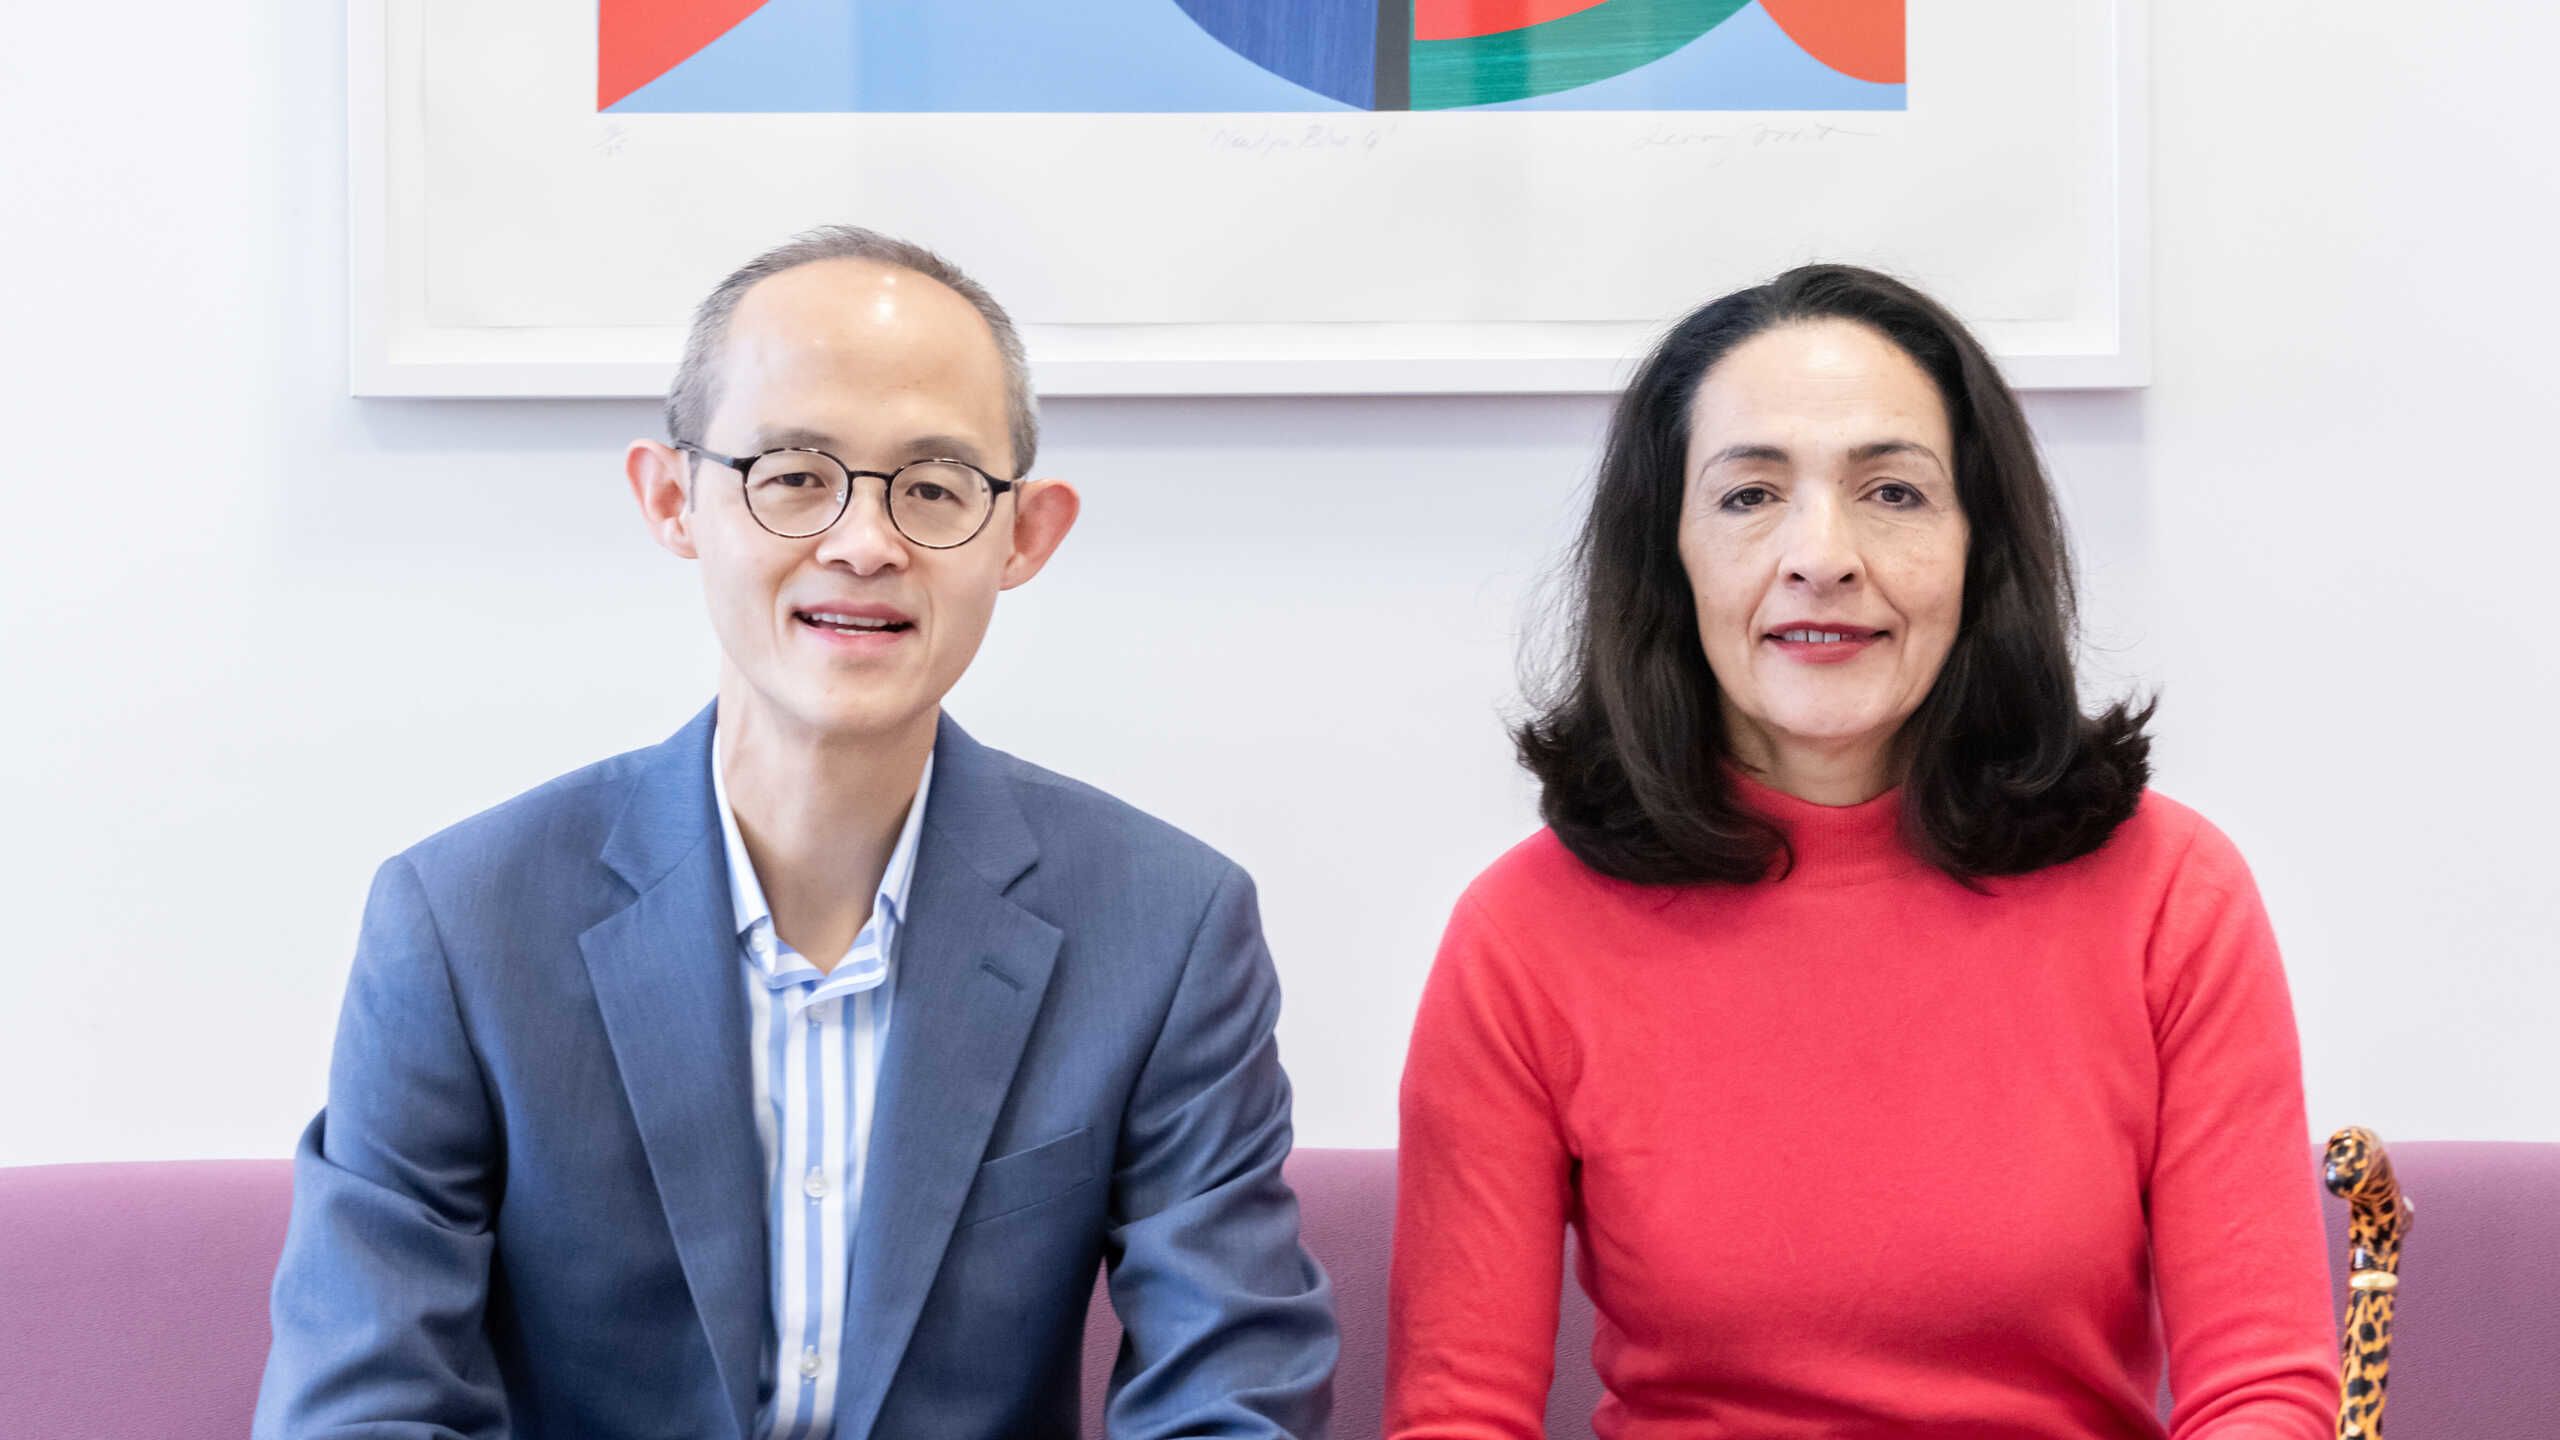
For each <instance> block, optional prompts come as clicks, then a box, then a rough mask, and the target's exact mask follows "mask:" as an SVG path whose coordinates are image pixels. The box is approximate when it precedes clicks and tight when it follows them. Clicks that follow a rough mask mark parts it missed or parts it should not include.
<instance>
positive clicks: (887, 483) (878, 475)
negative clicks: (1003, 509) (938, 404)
mask: <svg viewBox="0 0 2560 1440" xmlns="http://www.w3.org/2000/svg"><path fill="white" fill-rule="evenodd" d="M675 448H677V449H678V450H681V451H683V452H685V453H686V454H688V455H693V456H697V457H699V458H701V459H704V460H708V461H710V462H711V463H712V464H714V465H722V466H726V467H727V468H729V469H731V470H735V471H737V472H738V503H739V504H741V505H744V506H745V507H746V511H747V518H748V519H750V520H753V521H754V522H756V528H757V529H759V530H762V531H763V532H764V533H766V534H767V535H771V536H772V537H774V538H775V539H777V540H808V539H812V538H814V537H816V536H820V535H824V534H826V533H827V532H828V531H830V530H833V529H834V528H836V522H837V521H839V520H842V519H843V518H844V514H845V512H846V511H847V510H850V509H852V508H853V491H854V484H853V482H854V481H856V480H866V479H867V480H878V481H880V482H881V485H880V513H881V514H882V515H884V516H886V517H887V518H888V521H889V528H890V529H892V530H895V531H897V532H898V537H899V538H900V539H902V540H904V541H906V542H907V543H908V544H910V545H913V546H916V547H918V548H919V549H924V550H957V549H959V548H960V547H961V546H963V545H966V544H968V543H969V542H970V541H972V540H975V539H977V538H978V537H979V536H981V535H983V534H985V533H986V532H987V522H988V521H990V520H993V519H995V518H996V502H997V501H999V500H1001V499H1003V498H1004V492H1006V491H1007V490H1011V489H1014V488H1015V487H1017V486H1019V485H1021V483H1022V482H1021V481H1020V480H1018V479H1016V480H999V479H997V478H996V477H995V476H993V475H990V474H988V473H987V472H986V471H985V470H983V469H981V468H980V467H978V466H975V465H972V464H970V463H969V462H968V461H966V460H961V459H957V458H955V457H953V456H949V455H926V456H922V457H919V458H917V459H914V460H910V461H908V462H907V463H906V464H904V465H901V466H899V467H898V468H897V469H895V470H856V469H854V468H853V467H852V466H850V465H847V464H846V463H844V462H843V461H842V460H839V459H837V458H836V457H835V456H833V455H830V454H828V453H827V452H826V451H824V450H821V449H819V448H817V447H816V446H814V445H776V446H775V447H773V448H772V449H770V450H759V451H757V452H756V453H755V454H753V455H745V456H738V455H723V454H721V453H719V452H718V451H716V450H705V449H703V448H702V447H701V446H699V445H696V444H693V443H692V442H690V441H686V440H679V441H677V442H676V443H675ZM768 455H815V456H817V457H818V458H819V459H821V460H824V461H826V462H827V463H828V464H830V465H833V466H835V467H836V468H837V469H839V470H841V471H843V472H844V488H843V489H842V490H841V491H840V492H838V494H837V496H836V513H834V514H833V515H830V516H828V517H827V523H826V524H824V525H821V526H819V527H818V528H817V529H815V530H807V531H803V532H801V533H800V534H797V535H792V534H787V533H785V532H783V531H780V530H776V529H774V528H773V527H772V526H770V525H767V524H766V523H764V517H763V516H761V515H758V514H757V513H756V507H755V505H754V503H753V502H752V501H749V500H748V499H747V478H748V476H749V475H751V474H752V473H753V472H754V470H755V468H756V462H757V461H759V460H762V459H764V458H765V457H766V456H768ZM918 465H957V466H959V467H960V468H961V469H963V470H966V471H969V472H970V473H972V474H974V475H976V476H977V477H978V478H979V479H981V480H984V481H985V482H987V513H985V514H984V515H981V516H979V517H978V524H977V528H976V529H974V530H971V531H970V532H969V533H968V534H966V535H963V536H961V537H960V538H959V539H957V540H953V541H950V542H949V543H947V544H942V545H936V544H933V543H932V542H930V541H926V540H919V539H917V538H916V537H914V536H913V535H909V534H908V533H907V527H906V526H904V525H901V524H899V523H898V507H897V506H895V505H892V504H890V503H889V495H890V492H891V491H892V490H893V489H895V488H896V486H897V483H898V477H899V476H901V475H904V474H906V473H907V472H908V471H910V470H912V469H914V468H915V467H917V466H918Z"/></svg>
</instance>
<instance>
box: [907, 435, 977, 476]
mask: <svg viewBox="0 0 2560 1440" xmlns="http://www.w3.org/2000/svg"><path fill="white" fill-rule="evenodd" d="M903 448H904V449H905V451H906V454H907V458H908V459H910V460H966V461H968V462H969V463H970V464H972V465H975V466H977V467H978V468H980V469H982V470H983V469H985V468H986V463H985V461H984V460H983V459H982V458H980V456H979V454H978V447H977V446H975V445H972V444H970V443H969V442H968V441H966V440H963V439H961V438H960V437H959V436H957V435H918V436H917V437H915V438H914V439H912V440H909V441H908V442H907V443H906V445H905V446H904V447H903Z"/></svg>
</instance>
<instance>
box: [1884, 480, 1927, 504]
mask: <svg viewBox="0 0 2560 1440" xmlns="http://www.w3.org/2000/svg"><path fill="white" fill-rule="evenodd" d="M1876 498H1877V499H1878V500H1881V501H1883V502H1884V503H1886V504H1887V505H1891V506H1893V507H1894V508H1895V509H1897V510H1906V509H1909V508H1910V507H1912V506H1914V505H1917V504H1919V503H1920V492H1919V491H1917V490H1914V489H1912V488H1911V487H1910V486H1908V485H1905V484H1902V483H1900V482H1899V481H1892V482H1888V483H1886V484H1883V485H1879V486H1877V487H1876Z"/></svg>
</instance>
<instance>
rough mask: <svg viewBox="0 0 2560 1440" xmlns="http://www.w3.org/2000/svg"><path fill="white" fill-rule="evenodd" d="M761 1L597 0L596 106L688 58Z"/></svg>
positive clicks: (614, 101)
mask: <svg viewBox="0 0 2560 1440" xmlns="http://www.w3.org/2000/svg"><path fill="white" fill-rule="evenodd" d="M764 3H765V0H596V108H597V109H598V110H610V109H612V108H613V107H614V106H615V105H616V104H618V103H619V102H620V101H622V100H623V99H624V98H625V97H627V96H628V95H630V94H631V92H632V91H634V90H637V89H639V88H640V87H641V86H643V85H646V84H648V83H649V82H650V81H652V80H655V79H657V78H658V77H659V76H661V75H664V74H666V73H667V72H668V71H670V70H673V69H674V68H676V67H677V66H678V65H681V64H683V63H684V62H685V61H687V60H690V59H692V58H693V56H694V55H695V53H696V52H698V51H700V50H701V49H702V47H703V46H705V45H708V44H710V43H711V42H712V41H714V40H717V39H719V38H720V37H721V36H723V35H726V34H728V33H729V31H730V30H731V29H732V28H734V27H735V26H736V25H737V23H738V22H739V21H741V20H744V19H746V18H747V17H748V16H750V15H753V14H754V13H756V12H757V11H758V10H761V9H763V8H764Z"/></svg>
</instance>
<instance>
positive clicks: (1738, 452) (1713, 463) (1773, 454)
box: [1698, 441, 1791, 475]
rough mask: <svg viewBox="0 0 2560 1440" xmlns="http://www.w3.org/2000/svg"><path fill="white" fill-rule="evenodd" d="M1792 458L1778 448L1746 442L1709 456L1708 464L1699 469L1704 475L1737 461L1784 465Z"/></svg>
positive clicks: (1729, 446)
mask: <svg viewBox="0 0 2560 1440" xmlns="http://www.w3.org/2000/svg"><path fill="white" fill-rule="evenodd" d="M1790 458H1791V457H1790V456H1789V455H1788V454H1787V452H1786V451H1785V450H1783V449H1781V448H1780V447H1778V446H1775V445H1767V444H1761V443H1758V442H1754V441H1746V442H1744V443H1742V444H1740V445H1727V446H1726V447H1724V448H1723V449H1721V450H1719V451H1717V452H1716V453H1714V454H1713V455H1710V456H1708V457H1707V463H1705V464H1704V465H1701V466H1699V467H1698V473H1699V474H1701V475H1703V474H1705V473H1706V472H1708V471H1710V470H1713V469H1714V468H1716V467H1717V466H1719V465H1727V464H1731V463H1732V462H1734V461H1736V460H1753V461H1759V462H1761V463H1764V464H1774V465H1784V464H1786V463H1787V461H1788V460H1789V459H1790Z"/></svg>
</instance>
